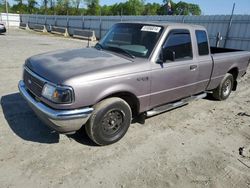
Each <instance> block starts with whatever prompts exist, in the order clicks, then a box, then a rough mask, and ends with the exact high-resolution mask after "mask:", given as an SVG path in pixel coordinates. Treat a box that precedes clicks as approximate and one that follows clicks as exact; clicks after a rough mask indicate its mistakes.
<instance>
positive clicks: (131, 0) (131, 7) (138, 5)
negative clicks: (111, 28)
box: [123, 0, 144, 15]
mask: <svg viewBox="0 0 250 188" xmlns="http://www.w3.org/2000/svg"><path fill="white" fill-rule="evenodd" d="M143 11H144V1H143V0H128V1H127V2H126V3H124V4H123V14H125V15H142V13H143Z"/></svg>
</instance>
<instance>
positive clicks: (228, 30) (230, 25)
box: [224, 3, 235, 48]
mask: <svg viewBox="0 0 250 188" xmlns="http://www.w3.org/2000/svg"><path fill="white" fill-rule="evenodd" d="M234 8H235V3H234V5H233V9H232V13H231V16H230V19H229V23H228V27H227V31H226V36H225V43H224V48H226V45H227V40H228V36H229V32H230V30H231V27H232V22H233V15H234Z"/></svg>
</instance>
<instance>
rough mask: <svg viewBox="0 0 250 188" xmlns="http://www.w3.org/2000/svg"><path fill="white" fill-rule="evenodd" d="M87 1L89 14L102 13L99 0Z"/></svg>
mask: <svg viewBox="0 0 250 188" xmlns="http://www.w3.org/2000/svg"><path fill="white" fill-rule="evenodd" d="M85 3H86V5H87V12H86V13H87V15H100V12H101V7H100V5H99V0H85Z"/></svg>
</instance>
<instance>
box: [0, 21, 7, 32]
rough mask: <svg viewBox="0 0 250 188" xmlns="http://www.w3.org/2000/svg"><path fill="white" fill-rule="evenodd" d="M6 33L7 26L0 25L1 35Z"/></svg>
mask: <svg viewBox="0 0 250 188" xmlns="http://www.w3.org/2000/svg"><path fill="white" fill-rule="evenodd" d="M5 32H6V28H5V25H4V24H3V23H0V33H5Z"/></svg>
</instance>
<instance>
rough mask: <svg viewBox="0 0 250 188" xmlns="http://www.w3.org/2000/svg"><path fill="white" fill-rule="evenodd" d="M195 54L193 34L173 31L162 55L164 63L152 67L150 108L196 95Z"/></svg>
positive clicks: (177, 30)
mask: <svg viewBox="0 0 250 188" xmlns="http://www.w3.org/2000/svg"><path fill="white" fill-rule="evenodd" d="M193 54H194V53H193V48H192V40H191V34H190V31H189V30H186V29H175V30H172V31H170V33H169V34H168V36H167V37H166V39H165V42H164V45H163V48H162V52H161V55H160V59H161V61H162V62H156V63H155V64H153V65H152V77H151V78H152V81H151V105H150V107H154V106H157V105H161V104H164V103H168V102H172V101H175V100H178V99H181V98H184V97H187V96H190V95H192V94H194V92H195V91H196V81H197V77H198V64H197V61H196V60H195V59H194V58H193Z"/></svg>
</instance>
